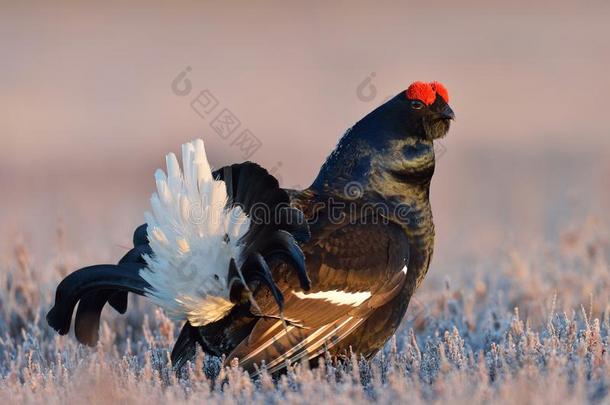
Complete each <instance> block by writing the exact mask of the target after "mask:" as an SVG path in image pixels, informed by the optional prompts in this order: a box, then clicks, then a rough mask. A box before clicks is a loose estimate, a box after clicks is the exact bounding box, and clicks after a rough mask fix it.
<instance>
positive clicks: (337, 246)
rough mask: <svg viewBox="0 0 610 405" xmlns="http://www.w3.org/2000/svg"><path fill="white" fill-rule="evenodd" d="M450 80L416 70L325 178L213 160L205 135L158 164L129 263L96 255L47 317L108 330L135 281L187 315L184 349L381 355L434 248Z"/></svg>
mask: <svg viewBox="0 0 610 405" xmlns="http://www.w3.org/2000/svg"><path fill="white" fill-rule="evenodd" d="M448 103H449V95H448V92H447V90H446V88H445V87H444V86H443V85H442V84H440V83H438V82H432V83H424V82H415V83H413V84H411V85H410V86H409V88H408V89H407V90H406V91H403V92H400V93H399V94H398V95H396V96H395V97H393V98H392V99H390V100H389V101H387V102H386V103H384V104H383V105H381V106H380V107H378V108H377V109H375V110H374V111H373V112H371V113H370V114H368V115H367V116H365V117H364V118H363V119H361V120H360V121H359V122H357V123H356V124H355V125H354V126H353V127H352V128H350V129H349V130H348V131H347V132H346V133H345V135H344V136H343V137H342V138H341V140H340V141H339V144H338V145H337V147H336V149H335V150H334V151H333V152H332V154H331V155H330V156H329V157H328V159H327V160H326V162H325V163H324V165H323V166H322V168H321V169H320V173H319V174H318V176H317V177H316V179H315V180H314V182H313V184H312V185H311V186H310V187H309V188H307V189H305V190H286V189H282V188H280V187H279V185H278V182H277V180H276V179H275V178H274V177H273V176H272V175H271V174H269V173H268V172H267V171H266V170H265V169H263V168H261V167H260V166H258V165H256V164H255V163H251V162H245V163H241V164H234V165H231V166H227V167H223V168H220V169H218V170H216V171H213V172H212V171H211V169H210V166H209V164H208V162H207V157H206V155H205V149H204V144H203V141H201V140H196V141H193V142H191V143H187V144H185V145H183V147H182V167H180V165H179V163H178V159H177V158H176V156H175V155H174V154H169V155H168V156H167V173H165V172H163V171H161V170H158V171H157V172H156V173H155V178H156V182H157V192H156V193H154V194H153V196H152V198H151V211H150V212H148V213H146V214H145V220H146V224H144V225H142V226H140V227H138V228H137V229H136V231H135V232H134V237H133V244H134V247H133V249H131V250H130V251H129V252H128V253H127V254H126V255H125V256H124V257H123V258H122V259H121V260H120V261H119V263H118V264H116V265H114V264H104V265H95V266H90V267H86V268H83V269H80V270H77V271H75V272H74V273H72V274H70V275H68V276H67V277H66V278H65V279H64V280H63V281H62V282H61V283H60V284H59V286H58V287H57V292H56V296H55V305H54V307H53V308H52V309H51V310H50V311H49V313H48V315H47V321H48V323H49V325H51V326H52V327H53V328H54V329H55V330H57V331H58V332H59V333H60V334H62V335H63V334H66V333H68V331H69V329H70V324H71V321H72V313H73V311H74V308H75V307H76V304H77V303H78V308H77V310H76V317H75V319H74V331H75V334H76V338H77V339H78V340H79V341H80V342H82V343H84V344H88V345H95V343H96V342H97V339H98V328H99V322H100V315H101V311H102V309H103V307H104V306H105V304H106V303H109V304H110V305H111V306H112V307H113V308H114V309H115V310H117V311H118V312H120V313H124V312H125V311H126V309H127V295H128V292H132V293H136V294H139V295H143V296H146V297H148V298H150V299H151V300H152V301H153V302H154V303H156V304H157V305H159V306H160V307H162V308H163V309H164V310H165V312H166V313H167V314H168V316H170V317H171V318H173V319H175V320H177V321H182V322H184V325H183V328H182V331H181V332H180V335H179V337H178V340H177V341H176V344H175V346H174V349H173V351H172V354H171V358H172V362H173V363H174V365H175V366H176V367H177V368H179V367H181V366H182V365H183V364H184V363H185V362H186V361H188V360H190V359H192V358H193V357H194V355H195V354H196V347H197V345H199V346H201V348H202V349H203V350H204V351H205V352H206V353H209V354H213V355H219V356H220V355H225V356H226V359H227V361H229V360H232V359H234V358H237V359H238V361H239V365H240V366H241V367H243V368H244V369H246V370H251V371H253V370H254V365H255V364H261V363H263V362H264V363H265V364H266V367H267V369H268V370H269V371H270V372H271V373H275V372H278V371H281V370H282V369H283V368H284V367H285V366H286V364H287V363H288V362H296V361H315V360H316V359H317V358H319V356H321V355H323V354H324V353H325V352H326V351H329V352H330V353H331V354H333V355H335V356H338V357H341V356H343V355H346V354H349V352H350V351H352V352H353V353H356V354H358V355H363V356H365V357H366V358H370V357H372V356H373V355H375V353H377V351H378V350H379V349H380V348H382V347H383V345H384V344H385V342H386V341H387V340H388V339H389V338H390V336H392V334H393V333H394V332H395V331H396V329H397V327H398V325H399V324H400V322H401V320H402V318H403V317H404V315H405V312H406V310H407V306H408V304H409V300H410V298H411V296H412V295H413V293H414V291H415V290H416V288H417V287H418V286H419V285H420V283H421V282H422V280H423V279H424V277H425V275H426V273H427V271H428V266H429V264H430V259H431V257H432V252H433V247H434V224H433V222H432V210H431V207H430V202H429V193H430V182H431V179H432V175H433V173H434V167H435V155H434V145H433V143H434V141H435V140H436V139H438V138H441V137H443V136H445V135H446V133H447V132H448V130H449V127H450V121H451V120H452V119H454V113H453V111H452V110H451V108H450V107H449V104H448Z"/></svg>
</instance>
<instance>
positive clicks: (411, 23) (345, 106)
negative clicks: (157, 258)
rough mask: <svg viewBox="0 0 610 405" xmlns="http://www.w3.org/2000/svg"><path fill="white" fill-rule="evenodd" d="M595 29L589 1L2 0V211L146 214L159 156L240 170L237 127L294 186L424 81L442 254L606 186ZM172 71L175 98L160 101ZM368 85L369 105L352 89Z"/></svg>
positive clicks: (599, 18) (604, 56)
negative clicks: (202, 147) (447, 127)
mask: <svg viewBox="0 0 610 405" xmlns="http://www.w3.org/2000/svg"><path fill="white" fill-rule="evenodd" d="M458 3H459V4H458ZM608 21H610V3H609V2H607V1H593V0H591V1H586V2H569V1H548V2H547V1H545V2H537V1H518V2H507V1H502V2H490V1H480V0H477V1H466V2H454V1H430V2H422V1H418V2H400V3H399V2H369V3H356V2H352V1H346V2H333V4H332V5H328V4H326V3H325V2H320V3H312V2H307V3H304V4H303V5H301V6H294V5H288V4H285V2H242V3H236V2H231V3H230V4H229V3H228V2H214V3H210V2H192V3H191V2H171V3H169V2H168V3H167V4H161V3H159V4H154V3H151V2H141V3H132V5H129V6H128V5H125V4H123V2H103V3H100V4H98V5H94V6H91V5H83V4H80V2H63V3H60V5H57V4H51V3H50V2H47V3H44V4H41V3H34V2H8V1H2V2H1V5H0V52H1V54H0V89H1V90H0V186H1V187H2V190H3V192H2V197H0V199H2V202H1V203H0V205H1V206H3V207H13V206H17V207H23V204H24V201H27V202H28V203H30V204H33V205H35V203H36V204H38V206H39V207H38V209H39V211H36V215H33V214H32V213H30V212H29V211H27V210H22V211H23V213H22V216H24V217H28V216H29V217H30V220H31V221H33V223H37V222H36V221H37V220H38V219H39V217H40V216H48V217H54V216H55V215H56V214H57V215H62V216H64V217H70V216H71V215H73V212H74V210H76V209H77V208H82V207H83V206H84V204H85V202H86V203H87V204H89V205H86V207H87V209H90V208H91V207H92V206H96V207H97V208H96V209H100V210H103V209H106V210H109V207H110V205H107V204H106V202H105V201H107V200H109V201H113V204H114V205H113V207H116V208H113V210H112V213H110V212H105V213H104V215H108V217H112V218H115V220H117V221H120V220H121V219H122V218H125V217H126V216H127V211H126V210H125V209H124V207H123V208H121V207H118V206H120V205H121V204H134V202H136V201H137V204H138V206H140V205H141V206H144V205H145V204H146V203H147V195H148V194H149V193H150V192H151V191H152V190H153V181H152V173H153V170H154V169H155V168H156V167H158V166H160V165H161V164H162V163H163V156H164V154H165V153H166V152H168V151H178V150H179V146H180V144H181V143H183V142H184V141H186V140H190V139H193V138H195V137H203V138H204V139H205V141H206V143H207V147H208V154H209V155H210V160H211V161H212V163H214V164H215V165H217V166H218V165H221V164H225V163H230V162H234V161H241V160H243V159H244V154H243V153H242V152H241V151H240V149H239V147H238V145H236V144H235V143H234V140H235V138H234V137H235V136H237V133H241V131H243V130H245V129H248V130H249V131H251V132H250V133H251V134H252V135H254V136H256V137H257V138H258V139H259V140H260V142H261V144H262V145H261V147H260V148H259V149H258V151H257V152H256V153H255V154H254V155H253V156H251V157H250V159H252V160H255V161H258V162H260V163H262V164H263V165H264V166H266V167H267V168H273V167H279V170H277V171H276V173H279V175H280V176H281V178H282V181H283V184H285V185H288V186H292V185H303V186H306V185H308V184H309V182H310V181H311V180H312V179H313V177H314V176H315V174H316V173H317V170H318V168H319V167H320V165H321V163H322V161H323V160H324V158H325V157H326V156H327V155H328V154H329V152H330V151H331V150H332V148H333V147H334V145H335V144H336V142H337V139H338V138H339V137H340V136H341V135H342V133H343V132H344V131H345V129H346V128H348V127H349V126H351V125H352V124H353V123H354V122H356V121H357V120H358V119H359V118H361V117H362V116H363V115H365V114H366V113H368V112H369V111H370V110H372V109H373V108H374V107H375V106H376V105H378V104H380V103H381V102H383V100H384V99H385V98H386V97H387V96H389V95H393V94H396V93H397V92H399V91H401V90H404V89H405V88H406V87H407V86H408V85H409V83H411V82H412V81H414V80H426V81H428V80H439V81H441V82H443V83H445V85H446V86H447V88H448V89H449V93H450V98H451V105H452V107H453V109H454V110H455V112H456V114H457V121H456V122H455V124H454V125H453V127H452V129H451V131H450V134H449V136H448V137H447V138H446V139H444V140H443V141H442V142H443V146H444V148H445V149H446V152H445V154H444V155H443V156H442V157H441V159H439V164H438V169H437V174H436V175H435V179H434V182H433V187H432V192H433V194H432V198H433V207H434V209H435V216H436V218H437V223H438V224H439V227H438V229H439V235H440V240H441V242H442V240H443V237H444V236H443V235H447V229H449V228H450V227H449V226H448V225H447V224H448V223H449V221H453V222H455V221H458V222H459V221H462V226H463V227H465V228H467V227H468V226H469V225H475V226H476V225H477V224H479V223H480V222H483V221H482V220H481V215H482V214H483V213H487V217H486V218H492V219H493V220H494V221H496V220H497V221H503V222H504V223H514V219H515V218H521V219H522V221H523V222H525V223H531V221H529V220H530V219H532V218H543V217H544V216H543V215H541V213H545V212H551V211H552V210H549V209H547V208H548V207H547V208H545V204H546V203H545V201H546V199H548V198H554V197H553V196H555V194H556V193H567V192H568V191H569V192H572V193H575V195H577V196H583V195H588V194H585V192H583V190H587V192H588V191H590V190H592V189H596V185H599V184H602V185H603V186H601V187H597V189H599V188H603V187H606V186H608V182H607V179H608V178H610V169H609V168H608V159H607V158H608V152H609V151H610V149H609V145H610V142H608V139H609V138H610V137H609V136H608V135H610V134H609V131H608V120H607V117H608V101H607V98H608V94H610V75H609V74H608V72H609V71H610V24H609V23H608ZM187 67H190V69H191V70H190V72H188V76H187V78H188V80H189V81H190V83H191V91H190V92H189V93H188V94H187V95H183V96H181V95H177V94H175V92H174V91H172V86H171V84H172V81H173V80H174V79H175V78H176V76H177V75H178V74H179V73H180V72H182V71H183V70H184V69H186V68H187ZM373 76H374V77H373ZM367 78H372V81H371V84H372V85H373V86H374V89H375V94H373V93H371V92H370V89H371V88H370V87H369V86H367V85H365V86H362V87H363V89H364V90H366V91H360V93H359V92H358V88H359V86H360V85H361V84H362V83H363V81H364V80H366V79H367ZM204 90H208V91H209V93H206V94H211V95H212V96H213V97H214V99H215V100H216V101H217V102H218V106H217V109H215V110H214V111H213V113H210V115H205V114H203V117H202V116H200V115H198V114H197V113H196V112H195V111H194V110H193V108H192V107H191V102H192V101H193V100H194V99H195V98H197V97H199V95H200V93H201V92H202V91H204ZM361 90H362V89H361ZM358 94H360V95H358ZM225 108H226V109H228V110H229V111H231V112H232V113H233V114H234V116H235V117H236V118H237V119H238V120H239V121H240V123H241V124H240V127H239V128H238V130H236V131H237V132H236V133H235V134H233V135H232V137H229V138H228V139H227V140H225V139H222V138H221V137H220V136H219V135H218V134H216V133H215V132H214V131H213V130H212V128H211V127H210V124H211V122H212V120H213V119H214V118H215V116H216V115H217V114H218V113H219V112H220V111H221V110H222V109H225ZM593 168H595V170H593ZM592 173H594V174H592ZM102 175H103V176H102ZM91 178H93V179H95V180H89V179H91ZM87 182H89V185H88V187H87V188H83V189H79V188H78V187H80V186H78V185H79V184H80V185H82V184H86V183H87ZM74 184H76V185H77V186H78V187H76V188H75V187H74ZM117 184H118V185H117ZM115 185H116V187H115ZM113 187H115V188H113ZM91 188H93V190H91ZM85 190H86V191H85ZM35 191H36V192H37V193H38V194H36V193H35ZM68 191H70V192H68ZM554 193H555V194H554ZM102 194H103V196H104V197H105V198H106V200H104V199H102V198H101V196H102ZM34 195H37V196H38V197H33V196H34ZM557 195H559V194H557ZM41 196H42V197H41ZM32 198H40V201H36V202H35V203H33V202H32V201H30V200H31V199H32ZM565 198H567V197H566V196H565V195H564V194H561V201H567V200H565ZM535 201H537V203H535ZM11 204H12V205H11ZM96 204H97V205H96ZM104 204H106V205H104ZM562 204H564V203H563V202H562V203H557V204H556V205H555V207H556V208H557V207H558V208H557V210H561V209H563V208H562V207H564V205H562ZM515 207H521V208H515ZM509 208H510V210H511V211H510V212H509ZM515 210H516V211H515ZM16 212H19V210H12V209H11V210H10V212H9V210H5V211H4V212H0V220H3V221H5V220H6V221H9V220H10V221H12V222H13V223H15V224H16V222H15V221H17V220H16V219H15V218H17V217H18V215H17V214H16ZM558 212H559V211H558ZM562 212H563V211H562ZM111 214H112V215H111ZM37 215H38V216H37ZM105 218H106V217H104V218H99V217H98V218H96V219H97V220H98V221H100V222H98V226H99V225H100V224H103V225H105V224H106V223H107V221H106V219H105ZM116 218H118V219H116ZM130 218H131V220H130V222H129V223H128V224H126V228H127V227H129V226H132V225H133V224H137V223H138V222H139V221H141V217H139V216H138V217H137V218H133V216H131V217H130ZM89 220H93V219H91V218H89ZM494 224H495V223H494V222H493V221H492V222H488V223H487V225H489V227H490V228H492V227H493V225H494ZM479 225H480V224H479ZM487 225H486V226H487ZM14 226H15V228H16V229H21V228H19V226H20V225H18V224H16V225H14ZM92 229H97V228H95V226H94V227H93V228H92ZM450 229H451V230H452V231H454V234H455V237H456V238H459V235H460V234H459V233H457V231H456V230H457V229H462V228H460V227H458V226H456V227H452V228H450ZM494 229H496V230H497V229H499V228H497V227H496V228H494ZM478 230H479V231H481V232H483V231H484V229H483V225H480V226H479V228H478ZM126 235H128V233H126ZM448 240H449V239H448V238H447V237H445V241H448ZM447 243H448V242H447Z"/></svg>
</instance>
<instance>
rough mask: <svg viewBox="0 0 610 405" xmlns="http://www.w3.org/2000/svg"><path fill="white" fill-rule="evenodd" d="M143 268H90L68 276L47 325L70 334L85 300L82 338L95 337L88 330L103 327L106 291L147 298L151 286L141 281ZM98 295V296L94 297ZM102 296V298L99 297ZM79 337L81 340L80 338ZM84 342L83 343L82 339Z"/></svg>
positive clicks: (82, 313)
mask: <svg viewBox="0 0 610 405" xmlns="http://www.w3.org/2000/svg"><path fill="white" fill-rule="evenodd" d="M141 268H142V265H141V264H137V263H125V264H120V265H114V264H100V265H96V266H89V267H85V268H82V269H80V270H77V271H75V272H74V273H72V274H70V275H68V276H67V277H66V278H64V279H63V280H62V282H61V283H59V286H57V292H56V293H55V305H54V306H53V308H51V310H50V311H49V313H48V314H47V322H48V323H49V325H50V326H51V327H52V328H53V329H55V330H56V331H57V332H59V334H61V335H65V334H66V333H68V331H69V330H70V323H71V321H72V312H73V311H74V307H75V306H76V304H77V303H78V301H80V300H81V299H82V298H85V297H86V299H87V300H88V304H89V305H88V310H87V311H82V312H81V315H80V316H79V319H80V321H81V322H84V323H80V325H79V328H78V329H79V330H80V336H81V337H83V338H84V339H85V341H83V343H87V339H88V338H90V337H92V335H91V334H90V333H85V332H84V330H85V329H86V328H87V326H91V327H92V326H96V327H97V325H98V324H99V312H100V311H101V309H102V307H103V305H104V304H105V303H106V299H107V297H106V296H105V294H104V291H106V290H110V291H111V292H116V291H125V292H133V293H136V294H139V295H144V293H145V291H146V289H147V288H149V287H150V285H149V284H148V283H147V282H146V281H145V280H144V279H143V278H142V277H140V274H139V273H140V269H141ZM92 293H94V295H91V294H92ZM98 294H99V295H98ZM77 337H78V336H77ZM79 340H80V339H79Z"/></svg>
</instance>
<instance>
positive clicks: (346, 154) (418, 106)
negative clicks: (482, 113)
mask: <svg viewBox="0 0 610 405" xmlns="http://www.w3.org/2000/svg"><path fill="white" fill-rule="evenodd" d="M453 119H455V114H454V112H453V110H452V109H451V107H450V106H449V92H448V91H447V88H446V87H445V86H444V85H442V84H441V83H439V82H430V83H426V82H414V83H412V84H411V85H410V86H409V87H408V88H407V89H406V90H405V91H401V92H400V93H398V94H397V95H396V96H394V97H393V98H391V99H389V100H388V101H386V102H385V103H384V104H382V105H381V106H379V107H378V108H376V109H375V110H374V111H372V112H371V113H369V114H368V115H366V116H365V117H364V118H362V119H361V120H360V121H358V122H357V123H356V124H355V125H354V126H353V127H352V128H351V129H350V130H349V131H348V132H347V133H346V134H345V135H344V136H343V138H342V139H341V141H340V142H339V145H338V146H337V148H336V149H335V151H334V152H333V153H332V154H331V156H330V157H329V158H328V160H327V161H326V163H325V164H324V166H323V167H322V170H321V171H320V174H319V175H318V178H317V179H316V181H315V182H314V186H316V187H323V188H327V189H328V188H330V189H337V188H340V187H341V184H342V183H344V182H352V181H358V182H362V183H365V184H368V186H370V188H369V189H371V190H373V191H376V192H377V193H378V194H383V195H388V194H392V193H394V191H392V190H388V187H389V188H392V189H394V188H402V187H403V186H404V184H405V183H415V184H421V183H426V182H427V181H429V180H430V178H431V177H432V174H433V173H434V164H435V154H434V145H433V144H434V141H435V140H437V139H439V138H442V137H444V136H445V135H446V134H447V132H448V131H449V127H450V125H451V121H452V120H453ZM399 183H400V184H399ZM368 186H367V187H368ZM365 188H366V187H365Z"/></svg>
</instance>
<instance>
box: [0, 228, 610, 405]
mask: <svg viewBox="0 0 610 405" xmlns="http://www.w3.org/2000/svg"><path fill="white" fill-rule="evenodd" d="M600 229H601V227H599V226H596V224H595V222H594V221H587V222H585V223H584V224H583V225H582V226H581V227H580V228H579V229H575V230H572V231H571V232H568V233H566V234H565V235H564V236H563V237H562V238H561V240H560V241H559V242H557V243H556V244H555V245H554V246H551V247H548V246H547V247H544V248H540V247H531V249H530V251H519V252H518V251H513V252H507V253H506V255H500V256H499V257H497V258H492V259H490V258H481V260H480V261H479V262H478V263H477V265H476V266H466V265H461V266H462V267H463V268H459V269H457V270H455V269H453V270H454V271H453V272H449V271H448V270H450V269H444V268H442V267H439V266H436V267H433V269H432V270H431V276H430V277H429V279H428V280H427V281H426V283H425V286H424V287H423V288H422V289H421V291H419V292H418V294H417V295H416V297H415V298H414V300H413V301H412V302H411V305H410V308H409V312H408V316H407V319H406V320H405V322H403V325H402V327H401V329H400V331H399V333H397V335H396V336H395V337H394V338H393V339H392V340H391V341H390V342H388V344H387V345H386V347H385V349H384V350H383V353H380V354H379V355H378V356H377V357H376V358H375V359H374V360H373V361H372V362H370V363H368V362H365V361H362V360H360V359H358V358H356V357H354V358H353V359H352V361H351V362H350V363H349V364H341V365H339V364H333V362H332V361H330V359H329V361H327V362H326V363H325V366H323V367H320V368H318V369H315V370H309V369H306V368H304V367H301V366H296V367H294V368H292V369H291V370H290V372H289V373H288V374H287V375H285V376H283V377H281V378H280V379H279V380H278V381H273V380H272V379H271V378H270V377H269V376H268V375H265V376H263V377H262V378H261V379H259V380H255V381H253V380H251V379H250V378H249V377H248V376H247V375H245V373H243V372H241V371H240V370H238V369H236V368H228V369H221V368H220V366H219V364H220V363H219V360H218V359H214V358H208V357H205V356H204V355H203V354H201V353H199V356H198V357H197V360H196V362H195V363H194V364H189V367H188V370H186V371H185V372H184V373H182V374H181V375H180V376H176V375H175V373H174V372H173V371H172V370H171V367H170V365H169V360H168V352H169V350H171V346H172V343H173V341H174V339H175V336H176V334H177V332H178V327H177V325H174V324H173V323H172V322H170V321H169V320H168V319H167V318H165V317H164V316H163V314H162V313H160V312H159V311H155V310H154V308H152V307H151V306H149V305H148V304H147V303H145V301H143V300H140V299H134V300H132V302H131V303H130V308H129V310H128V314H127V315H126V316H123V317H121V316H114V315H112V314H110V313H111V312H112V310H106V313H105V314H104V317H103V319H104V324H103V325H102V330H101V339H100V343H99V344H98V347H97V348H96V349H90V348H87V347H84V346H80V345H78V344H77V343H76V341H75V339H74V337H73V336H72V334H70V335H69V336H66V337H60V336H57V335H56V334H55V333H54V332H53V331H52V330H50V328H49V327H48V326H47V325H46V322H45V320H44V316H45V314H46V311H47V310H48V308H49V306H50V303H51V297H52V288H53V286H54V283H56V282H57V281H58V280H59V279H60V277H61V276H62V275H64V274H66V272H67V271H68V270H67V267H68V266H67V265H66V264H65V263H66V259H65V258H64V257H58V258H57V259H56V260H55V261H54V262H53V263H50V264H48V265H45V266H40V267H39V268H34V266H33V265H32V264H31V262H33V260H32V257H31V254H30V252H28V251H27V249H26V248H24V247H23V246H20V245H17V246H16V247H15V251H14V258H13V259H12V260H11V262H10V263H9V264H8V265H7V266H8V268H7V269H4V270H3V271H2V272H1V273H0V274H1V277H2V279H1V283H2V284H1V286H2V293H1V295H0V299H1V301H0V401H2V403H9V402H14V401H18V402H33V403H43V402H44V403H48V404H51V403H66V402H68V403H75V402H77V401H78V402H81V401H87V402H96V403H97V402H102V403H115V402H121V403H125V402H130V403H132V402H133V403H149V404H150V403H157V402H166V401H174V402H198V403H201V402H202V401H207V402H212V403H233V402H239V403H250V402H255V403H326V402H334V403H370V402H371V401H373V400H375V401H379V402H382V403H393V402H397V401H401V402H408V403H424V402H425V403H430V402H437V403H445V402H447V401H451V402H452V403H483V402H489V401H493V402H500V403H528V402H536V403H542V402H544V403H582V402H593V403H603V402H606V403H607V402H608V401H609V398H610V396H609V395H608V391H609V388H610V376H609V374H610V356H609V354H608V344H609V335H610V301H609V300H608V297H610V271H609V269H608V261H609V258H610V245H609V242H608V240H607V239H606V237H605V235H604V233H603V232H601V230H600ZM59 238H61V235H59ZM66 255H67V254H66ZM70 269H71V268H70ZM447 273H451V274H458V275H459V277H458V279H457V280H453V281H451V282H449V281H448V279H446V278H445V279H443V277H444V276H443V274H447ZM43 280H44V281H43Z"/></svg>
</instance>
